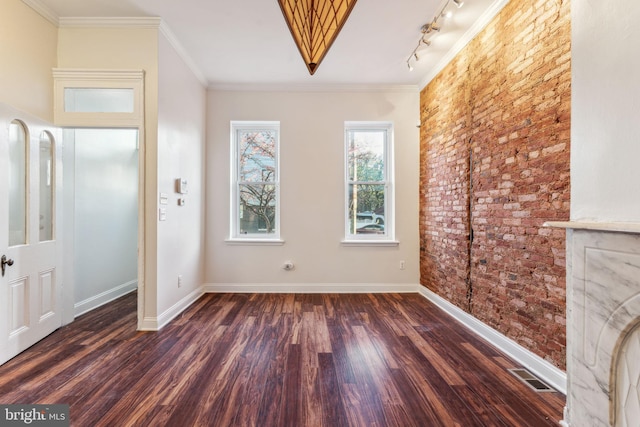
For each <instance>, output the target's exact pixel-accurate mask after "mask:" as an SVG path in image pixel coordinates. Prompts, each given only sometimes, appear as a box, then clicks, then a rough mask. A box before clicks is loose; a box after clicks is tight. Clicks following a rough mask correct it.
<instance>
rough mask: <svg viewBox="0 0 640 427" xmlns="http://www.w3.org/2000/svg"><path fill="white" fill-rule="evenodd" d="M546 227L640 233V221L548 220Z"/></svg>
mask: <svg viewBox="0 0 640 427" xmlns="http://www.w3.org/2000/svg"><path fill="white" fill-rule="evenodd" d="M543 226H544V227H552V228H569V229H573V230H593V231H611V232H617V233H634V234H640V223H639V222H586V221H548V222H545V223H544V224H543Z"/></svg>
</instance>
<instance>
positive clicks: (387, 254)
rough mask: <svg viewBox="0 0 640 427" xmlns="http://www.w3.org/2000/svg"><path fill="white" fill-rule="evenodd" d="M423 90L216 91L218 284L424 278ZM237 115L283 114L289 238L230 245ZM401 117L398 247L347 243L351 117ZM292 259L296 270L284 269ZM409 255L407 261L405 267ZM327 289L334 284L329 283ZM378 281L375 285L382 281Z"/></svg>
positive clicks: (213, 228)
mask: <svg viewBox="0 0 640 427" xmlns="http://www.w3.org/2000/svg"><path fill="white" fill-rule="evenodd" d="M418 111H419V94H418V93H417V91H416V92H415V93H413V92H412V93H401V92H398V93H357V92H351V93H346V92H345V93H340V92H332V93H322V92H277V93H276V92H232V91H215V90H212V91H209V93H208V108H207V126H208V135H207V197H206V200H207V210H206V212H207V230H206V237H207V239H206V241H207V250H206V254H207V259H206V282H207V283H209V284H211V285H212V288H213V289H215V288H216V287H218V288H219V287H220V286H228V285H231V288H232V289H233V287H234V286H236V287H238V286H239V285H248V284H249V285H250V284H279V283H284V284H301V285H302V288H300V290H304V286H307V287H308V286H310V285H320V286H319V289H323V285H326V284H347V285H348V284H380V285H384V284H392V285H400V284H412V285H415V284H417V283H418V278H419V277H418V276H419V273H418V271H419V270H418V258H419V242H418V181H419V167H418V163H419V132H418V129H417V128H416V120H417V117H418ZM231 120H279V121H280V132H281V133H280V182H281V237H282V238H283V239H284V240H285V243H284V245H282V246H250V245H230V244H228V243H226V242H225V239H227V238H228V237H229V211H230V207H229V206H230V205H229V204H230V201H229V200H230V194H229V188H230V181H229V180H230V169H229V168H230V153H229V150H230V140H229V138H230V124H229V122H230V121H231ZM350 120H353V121H359V120H361V121H366V120H380V121H391V122H393V124H394V132H395V135H394V142H395V166H396V168H395V169H396V171H395V183H396V237H397V240H399V241H400V245H399V246H398V247H344V246H342V245H341V244H340V241H341V240H342V239H343V238H344V216H345V214H344V122H345V121H350ZM285 260H292V261H293V262H294V264H295V266H296V267H295V270H293V271H284V270H283V269H282V268H281V267H282V264H283V262H284V261H285ZM400 260H405V261H406V269H405V270H400V269H399V262H400ZM324 288H326V286H324ZM372 289H373V288H372Z"/></svg>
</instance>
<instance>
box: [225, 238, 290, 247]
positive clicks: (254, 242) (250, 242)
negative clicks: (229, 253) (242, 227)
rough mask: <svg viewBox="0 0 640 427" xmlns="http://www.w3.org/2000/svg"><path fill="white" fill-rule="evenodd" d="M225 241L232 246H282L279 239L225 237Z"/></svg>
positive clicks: (282, 241)
mask: <svg viewBox="0 0 640 427" xmlns="http://www.w3.org/2000/svg"><path fill="white" fill-rule="evenodd" d="M225 243H226V244H227V245H232V246H282V245H284V240H281V239H226V240H225Z"/></svg>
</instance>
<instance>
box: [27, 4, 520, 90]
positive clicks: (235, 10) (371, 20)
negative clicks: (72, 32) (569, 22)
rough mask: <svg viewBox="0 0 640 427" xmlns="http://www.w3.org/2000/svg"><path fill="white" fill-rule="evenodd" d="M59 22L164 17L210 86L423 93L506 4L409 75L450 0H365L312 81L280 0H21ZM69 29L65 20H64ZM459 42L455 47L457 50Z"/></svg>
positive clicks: (452, 22)
mask: <svg viewBox="0 0 640 427" xmlns="http://www.w3.org/2000/svg"><path fill="white" fill-rule="evenodd" d="M23 1H25V2H26V3H28V4H31V5H32V6H37V7H36V8H37V9H40V10H41V11H46V12H48V13H49V15H51V16H53V17H54V19H57V18H65V17H160V18H162V21H163V23H164V24H165V25H166V26H167V27H168V28H169V30H170V32H171V33H172V34H173V36H174V37H175V39H176V40H177V41H178V42H179V44H180V45H181V46H182V48H183V50H184V52H186V54H187V55H188V56H189V57H190V59H191V62H192V63H193V64H194V65H195V67H196V68H197V69H198V70H199V71H200V73H201V75H202V76H203V77H204V80H205V81H206V82H207V83H208V84H209V85H211V86H213V87H216V86H232V85H247V84H249V85H300V86H309V85H318V86H322V85H367V86H368V85H384V86H391V85H409V86H416V87H422V86H424V84H425V83H426V80H428V79H429V78H430V77H433V74H434V73H435V72H436V71H437V70H438V69H439V68H441V67H442V65H443V63H445V62H446V61H447V59H448V58H450V57H451V55H452V54H453V53H455V51H456V50H458V49H459V48H460V47H461V45H462V44H464V43H466V41H468V39H469V36H470V35H471V33H474V32H477V30H478V26H480V25H482V22H487V21H488V17H489V15H490V16H493V14H495V13H496V12H497V9H498V8H499V6H500V4H504V3H506V2H507V1H508V0H506V1H505V0H466V1H465V4H464V6H463V7H462V8H460V9H456V8H455V7H452V9H455V13H454V15H453V17H452V18H449V19H448V20H446V21H441V22H442V23H443V25H442V31H441V32H440V33H438V34H437V36H436V37H435V38H433V40H432V45H431V46H430V47H425V48H423V49H422V50H421V51H420V52H419V54H420V55H419V56H420V61H419V62H417V63H413V66H414V70H413V71H412V72H410V71H409V69H408V67H407V59H408V58H409V57H410V55H411V53H412V52H413V50H414V48H415V47H416V45H417V42H418V40H419V38H420V36H421V33H420V28H421V27H422V26H423V25H424V24H425V23H428V22H430V21H431V20H432V19H433V17H434V16H435V15H436V14H437V13H438V12H439V10H440V9H441V8H442V7H443V5H444V4H445V3H446V0H360V1H359V2H358V3H357V4H356V5H355V7H354V9H353V11H352V12H351V15H350V16H349V19H348V20H347V23H346V24H345V25H344V27H343V29H342V31H341V32H340V34H339V35H338V37H337V39H336V41H335V42H334V44H333V46H332V47H331V49H330V50H329V52H328V53H327V55H326V57H325V58H324V60H323V62H322V63H321V64H320V66H319V67H318V69H317V71H316V72H315V74H314V75H313V76H310V75H309V72H308V71H307V68H306V66H305V64H304V61H303V60H302V57H301V56H300V54H299V52H298V50H297V48H296V46H295V44H294V42H293V38H292V37H291V34H290V33H289V29H288V28H287V25H286V23H285V21H284V18H283V16H282V12H281V11H280V6H279V5H278V2H277V0H227V1H222V0H23ZM62 22H64V20H62ZM456 43H457V44H456Z"/></svg>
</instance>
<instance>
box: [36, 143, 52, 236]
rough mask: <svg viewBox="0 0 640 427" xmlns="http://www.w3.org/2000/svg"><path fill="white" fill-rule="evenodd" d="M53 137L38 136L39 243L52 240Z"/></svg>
mask: <svg viewBox="0 0 640 427" xmlns="http://www.w3.org/2000/svg"><path fill="white" fill-rule="evenodd" d="M53 150H54V143H53V137H52V136H51V134H50V133H48V132H46V131H45V132H42V134H40V174H39V175H40V178H39V187H40V191H39V193H40V200H39V201H40V215H39V218H40V225H39V229H40V231H39V234H40V238H39V240H40V242H46V241H48V240H53V189H54V188H55V183H54V182H53V179H54V178H53V177H54V176H55V175H54V173H53V172H54V171H53V169H54V166H53V161H52V160H53V153H54V152H53Z"/></svg>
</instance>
